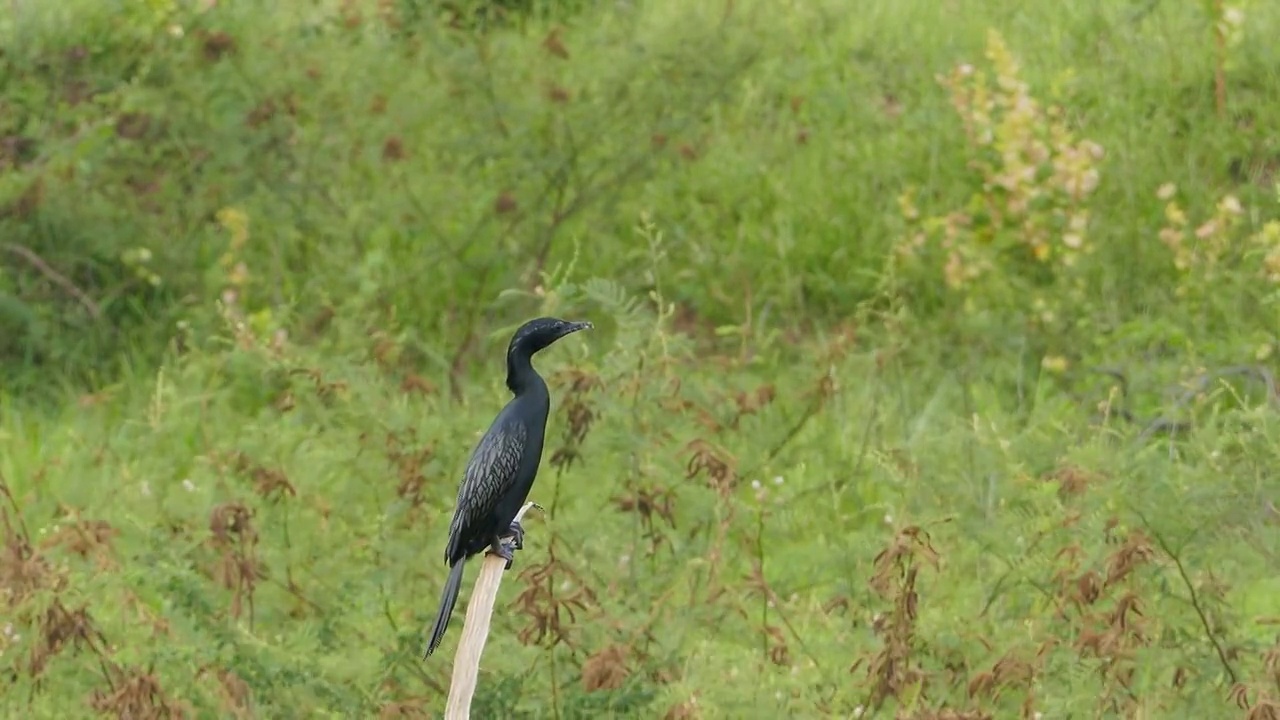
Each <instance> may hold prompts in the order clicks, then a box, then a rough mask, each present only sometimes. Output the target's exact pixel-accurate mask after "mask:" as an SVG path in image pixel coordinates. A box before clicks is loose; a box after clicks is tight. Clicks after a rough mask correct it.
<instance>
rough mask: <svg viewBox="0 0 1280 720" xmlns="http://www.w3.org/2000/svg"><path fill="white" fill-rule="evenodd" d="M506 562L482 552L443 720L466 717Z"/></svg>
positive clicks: (521, 515)
mask: <svg viewBox="0 0 1280 720" xmlns="http://www.w3.org/2000/svg"><path fill="white" fill-rule="evenodd" d="M535 507H536V508H539V509H541V506H540V505H538V504H537V503H531V502H527V503H525V504H524V507H522V508H520V512H518V513H516V522H520V521H521V520H522V519H523V518H524V514H525V513H527V512H529V509H530V508H535ZM506 565H507V561H506V560H503V559H502V558H500V557H498V556H497V555H492V554H490V553H488V552H486V553H485V554H484V556H483V558H482V562H481V563H480V575H479V576H478V577H477V578H476V584H475V587H474V588H472V590H471V599H470V600H468V601H467V615H466V617H465V618H464V619H463V624H462V639H461V640H459V641H458V650H457V652H455V653H454V655H453V678H452V679H451V680H450V681H449V703H448V705H446V706H445V711H444V717H445V720H469V718H470V717H471V698H472V696H474V695H475V692H476V676H477V675H479V674H480V656H481V655H482V654H483V653H484V643H485V641H486V640H487V639H488V638H489V620H490V619H491V618H492V617H493V605H494V603H495V602H496V601H497V599H498V586H499V585H501V584H502V574H503V570H504V569H505V568H506Z"/></svg>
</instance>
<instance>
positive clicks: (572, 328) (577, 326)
mask: <svg viewBox="0 0 1280 720" xmlns="http://www.w3.org/2000/svg"><path fill="white" fill-rule="evenodd" d="M594 327H595V325H592V324H591V322H590V321H589V320H583V321H582V322H571V323H569V324H568V325H567V326H566V327H565V329H564V334H565V335H568V334H570V333H576V332H578V331H579V330H590V329H591V328H594Z"/></svg>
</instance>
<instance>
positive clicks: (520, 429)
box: [446, 422, 529, 559]
mask: <svg viewBox="0 0 1280 720" xmlns="http://www.w3.org/2000/svg"><path fill="white" fill-rule="evenodd" d="M528 436H529V430H528V428H526V427H525V424H524V423H521V422H512V423H503V424H501V425H497V426H495V427H492V428H490V429H489V432H487V433H485V435H484V437H482V438H480V444H479V445H477V446H476V449H475V452H473V453H471V460H470V461H468V462H467V469H466V471H465V472H464V473H463V478H462V484H461V485H460V486H459V487H458V504H457V508H456V509H455V510H454V512H453V522H451V523H450V524H449V547H450V551H452V550H453V549H454V547H455V545H456V543H458V541H459V540H460V539H461V538H460V537H459V535H460V534H461V533H462V531H464V530H465V529H466V528H470V527H474V526H475V525H476V524H477V523H480V522H483V521H484V519H485V518H486V517H488V516H489V515H490V514H491V513H492V512H493V511H494V509H495V508H496V507H497V506H498V501H499V500H501V499H502V496H503V495H505V494H506V492H507V490H509V489H510V488H511V486H512V485H513V484H514V483H515V480H516V473H517V472H518V471H519V468H520V458H521V456H522V455H523V454H524V446H525V441H526V440H527V439H528ZM446 559H447V557H446Z"/></svg>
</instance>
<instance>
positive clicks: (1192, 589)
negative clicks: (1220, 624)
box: [1133, 508, 1240, 683]
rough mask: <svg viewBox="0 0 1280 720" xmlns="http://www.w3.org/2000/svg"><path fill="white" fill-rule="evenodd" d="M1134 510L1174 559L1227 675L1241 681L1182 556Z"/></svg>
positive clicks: (1165, 551)
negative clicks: (1210, 620)
mask: <svg viewBox="0 0 1280 720" xmlns="http://www.w3.org/2000/svg"><path fill="white" fill-rule="evenodd" d="M1133 512H1134V514H1135V515H1137V516H1138V519H1139V520H1141V521H1142V524H1143V525H1144V526H1146V528H1147V532H1149V533H1151V536H1152V537H1154V538H1155V540H1156V544H1157V545H1159V546H1160V549H1161V550H1163V551H1164V554H1165V555H1168V556H1169V559H1170V560H1173V564H1174V566H1175V567H1177V569H1178V577H1180V578H1181V579H1182V584H1183V586H1185V587H1186V588H1187V593H1188V594H1190V595H1191V607H1192V609H1194V610H1195V611H1196V616H1197V617H1199V618H1200V627H1202V628H1204V635H1205V637H1206V638H1208V640H1209V643H1210V644H1211V645H1213V649H1214V651H1215V652H1216V653H1217V654H1218V662H1220V663H1222V667H1223V669H1224V670H1226V671H1227V676H1228V677H1230V678H1231V682H1232V683H1238V682H1240V680H1239V679H1238V677H1237V675H1236V671H1235V668H1233V667H1231V661H1230V660H1229V659H1227V651H1226V650H1225V649H1224V648H1223V647H1222V643H1221V642H1218V636H1217V635H1215V634H1214V632H1213V624H1212V623H1210V622H1209V615H1208V613H1207V612H1206V611H1205V609H1204V604H1203V603H1201V602H1200V596H1199V595H1198V594H1197V593H1196V586H1195V583H1193V582H1191V576H1190V575H1188V574H1187V568H1186V566H1184V565H1183V564H1182V557H1181V556H1180V555H1178V553H1177V552H1174V550H1173V548H1171V547H1169V543H1167V542H1165V539H1164V536H1163V535H1162V534H1160V533H1159V532H1157V531H1156V529H1155V528H1154V527H1152V526H1151V523H1150V522H1149V521H1148V520H1147V518H1146V516H1145V515H1143V514H1142V512H1141V511H1139V510H1138V509H1137V508H1133ZM1194 535H1195V533H1194V532H1193V533H1192V536H1194ZM1190 541H1191V537H1188V538H1187V542H1188V543H1189V542H1190Z"/></svg>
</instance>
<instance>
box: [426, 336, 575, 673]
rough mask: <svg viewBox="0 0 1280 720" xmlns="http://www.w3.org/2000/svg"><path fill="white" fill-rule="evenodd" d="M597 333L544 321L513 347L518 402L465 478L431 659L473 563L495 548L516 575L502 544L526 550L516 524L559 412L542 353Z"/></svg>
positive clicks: (510, 377) (511, 383)
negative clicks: (550, 422)
mask: <svg viewBox="0 0 1280 720" xmlns="http://www.w3.org/2000/svg"><path fill="white" fill-rule="evenodd" d="M591 327H592V325H591V323H589V322H569V321H566V320H560V319H557V318H548V317H542V318H537V319H534V320H530V321H529V322H527V323H525V324H524V325H521V326H520V328H519V329H517V330H516V332H515V335H513V336H512V337H511V344H510V345H509V346H507V389H509V390H510V391H511V394H512V395H513V396H514V397H512V398H511V400H509V401H507V404H506V407H504V408H502V411H501V412H499V413H498V416H497V417H496V418H494V420H493V423H492V424H491V425H490V426H489V430H488V431H487V432H485V434H484V437H482V438H480V442H479V443H478V444H477V445H476V449H475V450H474V451H473V452H472V453H471V460H470V461H469V462H468V463H467V469H466V471H465V472H464V473H463V478H462V484H461V486H460V487H459V488H458V504H457V508H456V509H455V510H454V511H453V521H452V522H450V523H449V542H448V544H447V545H446V546H445V550H444V561H445V563H446V564H448V565H449V566H450V570H449V579H448V580H447V581H445V584H444V597H443V598H441V600H440V610H439V612H438V613H437V614H436V623H435V627H434V628H433V629H432V630H431V642H430V644H429V645H427V651H426V653H425V654H424V655H423V659H424V660H425V659H426V658H427V657H429V656H430V655H431V653H433V652H435V649H436V648H437V647H439V645H440V640H441V639H442V638H443V637H444V631H445V628H447V627H448V626H449V616H450V615H451V614H453V606H454V603H456V602H457V600H458V589H459V587H461V585H462V568H463V565H464V564H465V563H466V561H467V559H468V558H470V557H471V556H473V555H476V554H478V553H480V552H483V551H484V550H485V549H486V548H492V550H493V552H494V554H496V555H498V556H499V557H501V558H503V559H504V560H506V561H507V567H508V568H510V567H511V561H512V553H511V549H510V548H508V547H505V546H504V545H503V544H502V541H501V539H500V538H501V537H503V536H511V535H514V536H515V537H514V541H513V543H512V545H513V547H515V548H516V549H519V548H520V547H522V546H523V541H524V528H522V527H520V523H517V522H515V517H516V513H517V512H519V511H520V508H521V506H523V505H524V503H525V500H526V499H527V498H528V496H529V489H530V488H531V487H532V486H533V480H534V478H535V477H537V474H538V465H539V463H541V461H542V442H543V437H544V435H545V434H546V429H547V414H548V413H549V412H550V411H551V394H550V392H548V390H547V384H546V382H544V381H543V379H542V376H541V375H539V374H538V371H537V370H534V369H533V355H534V353H536V352H538V351H539V350H542V349H543V348H545V347H547V346H548V345H550V344H552V343H554V342H555V341H557V340H559V339H560V338H562V337H564V336H565V335H568V334H570V333H574V332H577V331H579V330H585V329H588V328H591Z"/></svg>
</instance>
